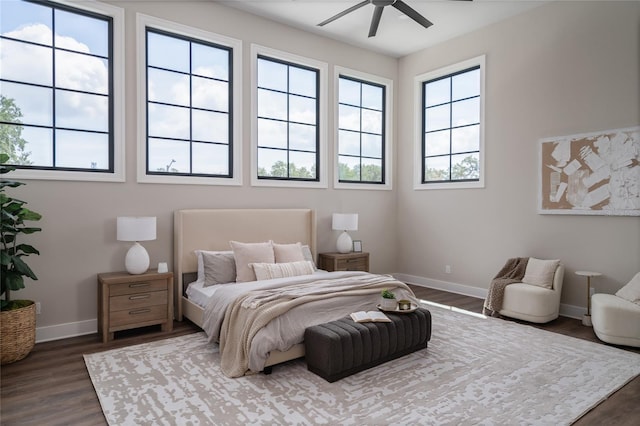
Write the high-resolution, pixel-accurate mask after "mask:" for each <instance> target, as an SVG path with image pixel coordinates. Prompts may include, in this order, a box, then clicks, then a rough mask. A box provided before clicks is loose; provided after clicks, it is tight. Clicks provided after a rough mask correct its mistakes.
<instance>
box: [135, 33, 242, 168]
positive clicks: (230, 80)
mask: <svg viewBox="0 0 640 426" xmlns="http://www.w3.org/2000/svg"><path fill="white" fill-rule="evenodd" d="M144 31H145V35H144V36H145V52H144V55H145V81H144V84H145V120H146V123H145V153H146V155H145V174H146V175H148V176H193V177H205V178H226V179H231V178H233V177H234V172H235V170H234V168H233V162H234V157H233V148H234V140H233V137H234V132H233V130H234V129H233V120H234V116H233V102H234V99H233V85H234V81H233V55H234V50H233V48H232V47H230V46H224V45H221V44H218V43H214V42H211V41H207V40H202V39H200V38H197V37H190V36H186V35H182V34H177V33H174V32H172V31H169V30H163V29H159V28H155V27H150V26H147V27H145V30H144ZM150 32H152V33H155V34H159V35H162V36H166V37H172V38H175V39H179V40H183V41H186V42H188V43H189V72H188V73H185V72H181V71H176V70H172V69H167V68H161V67H156V66H149V33H150ZM194 43H195V44H200V45H203V46H207V47H213V48H216V49H221V50H225V51H227V52H228V54H229V60H228V65H229V69H228V71H227V75H228V81H225V80H221V79H219V78H214V77H206V76H202V75H196V77H198V78H204V79H209V80H214V81H225V82H226V83H227V85H228V95H227V99H228V105H227V112H226V114H227V115H228V131H229V135H228V139H227V140H228V143H226V144H223V143H220V142H211V141H200V140H194V139H193V111H194V110H198V111H208V112H216V113H224V111H216V110H210V109H206V108H197V107H193V106H192V103H193V102H192V101H193V93H192V91H191V88H192V79H193V76H194V74H193V72H192V71H193V70H192V66H193V57H192V46H193V44H194ZM149 68H152V69H156V70H161V71H169V72H173V73H177V74H183V75H187V76H189V106H188V107H185V106H183V105H175V104H171V103H166V102H157V101H149ZM150 103H151V104H156V105H164V106H171V107H179V108H188V109H189V140H187V139H181V138H168V137H162V136H151V135H149V104H150ZM150 138H153V139H162V140H170V141H184V142H188V143H189V145H190V147H189V170H193V144H194V143H206V144H213V145H226V146H228V158H227V162H228V163H227V164H228V171H229V172H228V173H227V174H210V173H193V172H188V173H185V172H169V171H165V172H161V171H152V170H149V139H150Z"/></svg>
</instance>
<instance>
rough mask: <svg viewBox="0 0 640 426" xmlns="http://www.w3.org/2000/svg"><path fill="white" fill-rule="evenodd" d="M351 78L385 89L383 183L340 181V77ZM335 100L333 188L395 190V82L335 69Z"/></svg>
mask: <svg viewBox="0 0 640 426" xmlns="http://www.w3.org/2000/svg"><path fill="white" fill-rule="evenodd" d="M341 76H344V77H345V78H351V79H354V80H357V81H360V82H362V83H365V84H366V83H371V84H372V85H378V86H382V87H384V89H385V96H384V123H383V124H384V126H383V127H384V130H383V141H384V142H383V143H384V149H383V153H382V169H383V179H384V182H382V183H373V182H355V181H354V182H346V181H343V182H341V181H340V173H339V172H340V169H339V167H340V166H339V163H340V159H339V131H340V129H339V120H340V118H339V115H340V109H339V99H340V96H339V95H340V77H341ZM334 99H335V114H334V153H335V154H334V166H333V170H334V171H333V175H334V179H333V186H334V188H336V189H370V190H392V189H393V182H392V176H393V128H394V126H393V124H394V123H393V117H394V115H393V99H394V92H393V80H391V79H388V78H385V77H381V76H378V75H374V74H369V73H366V72H362V71H357V70H353V69H350V68H345V67H341V66H335V67H334Z"/></svg>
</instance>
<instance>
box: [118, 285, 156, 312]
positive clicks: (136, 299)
mask: <svg viewBox="0 0 640 426" xmlns="http://www.w3.org/2000/svg"><path fill="white" fill-rule="evenodd" d="M154 305H164V306H165V307H166V305H167V291H166V290H164V291H150V292H147V293H136V294H125V295H123V296H115V297H112V298H111V300H110V301H109V312H116V311H125V310H127V309H135V308H141V307H147V306H154Z"/></svg>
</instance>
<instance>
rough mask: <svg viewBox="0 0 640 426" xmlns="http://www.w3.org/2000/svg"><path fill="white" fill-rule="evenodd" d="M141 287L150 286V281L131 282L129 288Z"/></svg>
mask: <svg viewBox="0 0 640 426" xmlns="http://www.w3.org/2000/svg"><path fill="white" fill-rule="evenodd" d="M140 287H149V283H148V282H144V283H133V284H129V288H140Z"/></svg>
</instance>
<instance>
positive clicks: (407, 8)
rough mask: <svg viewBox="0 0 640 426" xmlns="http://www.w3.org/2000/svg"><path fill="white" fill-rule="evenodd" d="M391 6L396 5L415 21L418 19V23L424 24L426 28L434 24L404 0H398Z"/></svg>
mask: <svg viewBox="0 0 640 426" xmlns="http://www.w3.org/2000/svg"><path fill="white" fill-rule="evenodd" d="M391 6H393V7H395V8H396V9H398V10H399V11H400V12H402V13H404V14H405V15H407V16H408V17H409V18H411V19H413V20H414V21H416V22H417V23H418V24H420V25H422V26H423V27H425V28H429V27H430V26H432V25H433V23H432V22H431V21H429V20H428V19H427V18H425V17H424V16H422V15H420V14H419V13H418V12H416V11H415V10H414V9H412V8H411V7H410V6H409V5H408V4H406V3H405V2H403V1H402V0H397V1H396V2H395V3H393V4H392V5H391Z"/></svg>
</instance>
